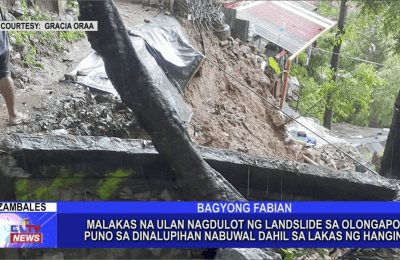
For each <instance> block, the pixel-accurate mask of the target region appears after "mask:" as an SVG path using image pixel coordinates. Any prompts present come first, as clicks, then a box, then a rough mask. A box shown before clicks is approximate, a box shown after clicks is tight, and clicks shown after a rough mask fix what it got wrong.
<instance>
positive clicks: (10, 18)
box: [4, 13, 17, 21]
mask: <svg viewBox="0 0 400 260" xmlns="http://www.w3.org/2000/svg"><path fill="white" fill-rule="evenodd" d="M4 19H5V20H6V21H16V20H17V18H15V16H14V15H12V14H10V13H6V14H4Z"/></svg>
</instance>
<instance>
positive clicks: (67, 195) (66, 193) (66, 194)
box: [58, 189, 74, 201]
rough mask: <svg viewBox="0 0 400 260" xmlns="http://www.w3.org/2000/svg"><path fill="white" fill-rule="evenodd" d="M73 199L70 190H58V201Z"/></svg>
mask: <svg viewBox="0 0 400 260" xmlns="http://www.w3.org/2000/svg"><path fill="white" fill-rule="evenodd" d="M73 198H74V193H73V191H72V190H68V189H60V190H59V192H58V200H59V201H72V199H73Z"/></svg>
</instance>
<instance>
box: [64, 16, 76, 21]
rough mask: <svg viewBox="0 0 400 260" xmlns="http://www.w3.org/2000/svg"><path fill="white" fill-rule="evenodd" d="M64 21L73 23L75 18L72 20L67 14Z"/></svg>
mask: <svg viewBox="0 0 400 260" xmlns="http://www.w3.org/2000/svg"><path fill="white" fill-rule="evenodd" d="M64 20H65V21H69V22H72V21H75V18H74V17H73V16H72V15H70V14H67V15H66V16H65V17H64Z"/></svg>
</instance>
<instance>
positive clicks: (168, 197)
mask: <svg viewBox="0 0 400 260" xmlns="http://www.w3.org/2000/svg"><path fill="white" fill-rule="evenodd" d="M158 197H159V198H160V199H162V200H164V201H172V197H171V195H170V194H169V192H168V190H167V189H164V190H163V191H162V192H161V194H160V196H158Z"/></svg>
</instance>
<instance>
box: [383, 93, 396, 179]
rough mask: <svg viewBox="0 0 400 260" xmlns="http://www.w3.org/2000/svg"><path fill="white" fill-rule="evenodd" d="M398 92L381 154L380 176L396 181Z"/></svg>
mask: <svg viewBox="0 0 400 260" xmlns="http://www.w3.org/2000/svg"><path fill="white" fill-rule="evenodd" d="M399 110H400V92H399V94H398V95H397V100H396V103H395V105H394V114H393V121H392V125H391V126H390V132H389V136H388V139H387V141H386V146H385V152H384V153H383V158H382V163H381V170H380V172H379V173H380V174H381V175H383V176H385V177H388V178H394V179H398V178H399V177H400V111H399Z"/></svg>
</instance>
